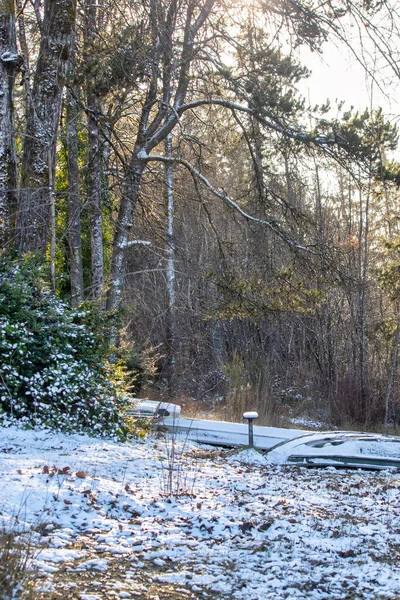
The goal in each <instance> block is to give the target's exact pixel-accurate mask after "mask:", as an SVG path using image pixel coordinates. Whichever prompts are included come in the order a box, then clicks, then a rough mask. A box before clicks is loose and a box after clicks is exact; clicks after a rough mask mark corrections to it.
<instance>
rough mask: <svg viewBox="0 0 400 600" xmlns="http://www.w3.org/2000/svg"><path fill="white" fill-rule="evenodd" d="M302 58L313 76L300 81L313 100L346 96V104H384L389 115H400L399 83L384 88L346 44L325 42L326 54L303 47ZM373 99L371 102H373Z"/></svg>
mask: <svg viewBox="0 0 400 600" xmlns="http://www.w3.org/2000/svg"><path fill="white" fill-rule="evenodd" d="M300 52H301V60H302V62H303V64H305V65H306V66H307V67H308V68H309V69H310V70H311V71H312V74H311V76H310V77H309V78H308V79H306V80H304V81H302V82H300V84H299V89H300V91H301V92H302V93H303V94H304V95H305V96H306V97H307V98H309V99H310V101H311V104H320V103H324V102H325V101H326V100H327V98H329V99H330V100H331V103H332V104H333V105H334V104H335V100H336V99H338V100H343V101H344V102H345V107H346V108H350V107H351V106H353V107H354V108H355V109H356V110H358V111H363V110H365V109H366V108H371V105H372V107H373V108H378V107H380V106H381V107H382V108H383V110H384V112H385V114H387V115H388V117H389V118H390V119H394V120H396V121H398V120H399V119H400V85H399V84H397V86H395V85H393V86H388V85H386V84H382V87H383V91H382V90H380V89H379V87H378V85H377V84H376V83H373V82H372V81H371V79H370V78H369V77H368V76H367V75H366V73H365V71H364V69H363V68H362V66H361V65H360V64H359V63H358V62H357V61H356V59H355V57H354V56H352V55H351V52H350V50H349V49H347V48H343V47H341V48H339V47H337V46H336V45H335V44H334V43H332V42H329V43H325V44H324V47H323V56H319V55H317V54H316V53H315V52H314V53H312V52H311V51H310V50H309V49H308V48H302V49H301V51H300ZM371 102H372V104H371Z"/></svg>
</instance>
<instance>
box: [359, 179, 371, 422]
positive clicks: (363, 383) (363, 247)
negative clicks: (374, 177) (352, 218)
mask: <svg viewBox="0 0 400 600" xmlns="http://www.w3.org/2000/svg"><path fill="white" fill-rule="evenodd" d="M359 198H360V225H359V240H360V245H359V275H360V281H359V286H358V307H357V308H358V323H359V328H360V331H359V361H360V372H359V376H360V415H359V417H360V418H362V419H363V420H365V422H368V421H369V418H370V398H369V394H370V390H369V387H368V383H369V382H368V378H369V377H368V343H367V315H366V295H367V271H368V259H369V245H368V234H369V201H370V199H369V190H367V196H366V200H365V209H364V211H365V212H364V211H363V202H362V190H361V189H360V191H359ZM364 218H365V223H364Z"/></svg>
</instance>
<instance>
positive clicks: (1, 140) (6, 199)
mask: <svg viewBox="0 0 400 600" xmlns="http://www.w3.org/2000/svg"><path fill="white" fill-rule="evenodd" d="M21 63H22V59H21V57H20V56H19V55H18V53H17V45H16V30H15V8H14V0H0V86H1V88H0V249H2V248H4V246H5V244H6V242H7V240H8V239H9V237H10V233H11V230H12V228H13V227H12V223H13V221H14V217H15V211H16V207H17V180H18V178H17V158H16V149H15V137H14V105H13V95H14V94H13V89H14V81H15V75H16V72H17V70H18V68H19V66H20V65H21Z"/></svg>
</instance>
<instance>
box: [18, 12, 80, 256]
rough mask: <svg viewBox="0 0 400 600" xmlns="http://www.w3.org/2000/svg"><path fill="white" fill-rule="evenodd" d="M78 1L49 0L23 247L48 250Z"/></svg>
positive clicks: (25, 165)
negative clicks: (52, 188)
mask: <svg viewBox="0 0 400 600" xmlns="http://www.w3.org/2000/svg"><path fill="white" fill-rule="evenodd" d="M75 16H76V0H45V2H44V14H43V20H42V21H41V22H40V32H41V41H40V48H39V53H38V59H37V64H36V69H35V76H34V80H33V86H32V97H31V102H30V103H29V105H28V107H27V108H28V116H27V124H26V131H25V135H24V142H23V155H22V172H21V189H20V197H19V206H18V218H17V236H18V247H19V249H20V250H21V251H23V252H27V251H31V250H40V251H41V252H42V253H45V250H46V246H47V242H48V239H49V230H50V211H51V191H50V184H51V182H52V181H54V178H55V165H56V148H57V134H58V127H59V123H60V115H61V107H62V98H63V90H64V84H65V78H66V75H67V71H68V65H69V59H70V53H71V46H72V38H73V32H74V26H75Z"/></svg>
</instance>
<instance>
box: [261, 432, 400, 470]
mask: <svg viewBox="0 0 400 600" xmlns="http://www.w3.org/2000/svg"><path fill="white" fill-rule="evenodd" d="M267 458H268V461H269V462H271V463H274V464H292V465H293V464H294V465H299V466H306V467H327V466H333V467H346V468H349V467H351V468H363V469H378V470H381V469H388V468H397V469H399V468H400V437H398V436H394V435H382V434H379V433H364V432H354V431H330V432H323V433H321V432H319V433H312V434H308V435H302V436H300V437H297V438H296V439H292V440H286V441H285V442H281V443H279V444H277V445H276V446H275V447H274V448H272V449H271V450H270V452H268V455H267Z"/></svg>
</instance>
